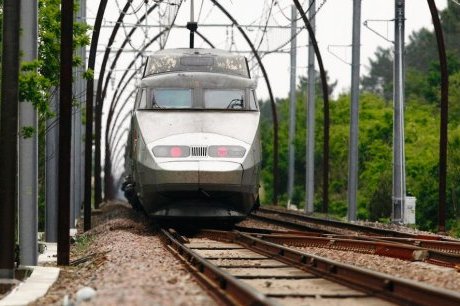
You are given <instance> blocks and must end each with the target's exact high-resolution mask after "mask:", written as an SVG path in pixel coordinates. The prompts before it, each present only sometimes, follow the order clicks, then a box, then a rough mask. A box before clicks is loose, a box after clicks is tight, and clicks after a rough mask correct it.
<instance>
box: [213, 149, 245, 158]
mask: <svg viewBox="0 0 460 306" xmlns="http://www.w3.org/2000/svg"><path fill="white" fill-rule="evenodd" d="M208 152H209V153H208V154H209V156H211V157H226V158H242V157H243V156H244V154H245V153H246V149H245V148H243V147H241V146H210V147H209V151H208Z"/></svg>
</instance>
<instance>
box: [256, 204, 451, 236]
mask: <svg viewBox="0 0 460 306" xmlns="http://www.w3.org/2000/svg"><path fill="white" fill-rule="evenodd" d="M258 211H259V212H261V213H266V214H278V215H280V216H283V217H288V218H291V219H295V220H299V221H303V222H307V223H313V224H319V225H324V226H330V227H336V228H338V229H348V230H352V231H358V232H361V233H368V234H371V235H379V236H386V237H399V238H414V239H425V240H443V238H442V237H441V236H436V235H419V234H411V233H402V232H398V231H395V230H389V229H382V228H375V227H370V226H365V225H361V224H354V223H348V222H342V221H336V220H326V219H320V218H315V217H311V216H308V215H305V214H303V213H298V212H287V211H283V210H281V209H275V208H266V207H261V208H259V209H258ZM254 215H255V216H257V213H255V214H254ZM265 217H266V218H269V217H267V216H265ZM269 219H271V217H270V218H269ZM278 221H280V220H278ZM285 221H286V222H287V224H289V221H287V220H285ZM328 232H329V233H334V232H332V231H328ZM335 233H336V234H337V232H335Z"/></svg>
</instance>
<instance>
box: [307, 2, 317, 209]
mask: <svg viewBox="0 0 460 306" xmlns="http://www.w3.org/2000/svg"><path fill="white" fill-rule="evenodd" d="M315 9H316V0H312V2H311V7H310V11H309V18H310V22H311V27H312V29H313V31H315V30H316V25H315V23H316V22H315V19H314V18H313V17H314V12H315ZM315 85H316V73H315V50H314V48H313V44H312V42H311V39H309V43H308V84H307V86H308V87H307V107H306V111H307V115H306V119H307V122H306V126H307V141H306V143H307V147H306V151H307V156H306V158H307V160H306V182H305V184H306V189H305V212H306V213H312V212H313V211H314V202H315V114H316V107H315Z"/></svg>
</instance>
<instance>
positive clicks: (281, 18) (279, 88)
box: [88, 0, 447, 98]
mask: <svg viewBox="0 0 460 306" xmlns="http://www.w3.org/2000/svg"><path fill="white" fill-rule="evenodd" d="M170 1H171V0H170ZM203 1H204V2H203ZM109 2H112V1H109ZM137 2H138V3H141V1H137ZM202 2H203V4H202ZM98 3H99V2H98V1H88V17H89V22H90V23H92V22H93V20H92V19H91V17H94V16H95V14H96V11H97V5H98ZM134 3H135V4H134V5H133V8H132V9H130V12H131V15H129V16H127V18H126V21H128V20H134V19H132V18H134V17H133V16H134V14H132V12H133V11H134V9H136V8H137V3H136V1H134ZM151 3H153V2H151ZM221 3H222V4H223V5H224V6H225V7H226V8H227V9H228V10H229V11H230V12H231V14H232V15H233V16H234V17H235V18H236V19H237V20H238V22H239V23H240V24H254V25H264V24H265V20H266V16H268V11H269V8H270V4H271V1H269V0H266V1H263V0H251V1H247V0H246V1H245V0H222V1H221ZM114 4H115V5H114ZM291 4H292V1H289V0H278V1H275V4H274V6H273V9H272V12H271V15H270V21H269V24H270V25H282V26H286V25H289V24H290V21H289V20H288V19H287V18H289V17H290V13H291V10H290V5H291ZM320 4H323V5H322V7H321V9H320V10H319V11H318V12H317V15H316V18H315V19H316V23H317V34H316V35H317V39H318V41H319V47H320V51H321V53H322V56H323V58H324V65H325V68H326V69H327V70H328V71H329V75H330V77H331V79H332V80H337V81H338V86H337V89H336V92H335V94H337V93H340V92H343V91H347V90H349V87H350V76H351V72H350V66H349V65H348V64H346V63H344V62H342V61H341V60H340V59H338V58H337V57H336V56H338V57H340V58H341V59H342V60H343V61H345V62H350V61H351V48H350V47H349V46H350V44H351V40H352V37H351V33H352V4H353V1H352V0H327V1H324V0H317V8H318V7H319V5H320ZM436 4H437V6H438V8H439V9H444V8H445V7H446V5H447V0H437V1H436ZM123 5H124V1H123V0H116V1H115V2H112V3H111V4H109V5H108V7H107V13H106V20H107V21H109V20H112V21H114V20H116V18H117V16H118V14H119V7H120V8H121V7H122V6H123ZM307 5H308V1H304V5H303V6H304V8H306V7H307ZM167 7H170V6H168V5H167V4H162V5H161V10H162V11H163V12H165V11H166V10H167ZM200 11H201V14H200ZM144 12H145V9H139V12H137V15H138V16H140V15H141V14H143V13H144ZM166 12H167V11H166ZM189 16H190V0H187V1H185V2H184V3H183V4H182V6H181V8H180V10H179V14H178V17H177V20H176V24H179V25H184V24H186V22H187V21H188V18H189ZM198 16H199V22H200V23H202V24H229V23H230V22H229V20H228V19H227V18H226V17H225V16H224V15H223V14H222V13H221V12H220V11H219V10H218V9H217V8H216V7H214V6H213V5H212V3H211V1H209V0H195V18H197V17H198ZM129 18H131V19H129ZM160 18H163V19H164V17H160V16H159V14H152V17H151V19H150V20H149V21H147V23H148V24H149V25H151V24H155V23H158V22H157V21H158V20H159V19H160ZM393 18H394V1H393V0H363V1H362V18H361V19H362V23H364V21H366V20H375V19H378V20H392V19H393ZM406 19H407V20H406V42H407V41H408V37H409V35H410V34H411V33H412V32H413V31H416V30H418V29H420V28H421V27H427V28H429V29H431V28H432V23H431V18H430V14H429V10H428V6H427V3H426V1H425V0H410V1H406ZM131 22H132V21H131ZM298 25H299V26H301V25H302V21H301V20H299V22H298ZM369 25H370V26H371V27H373V28H375V29H376V30H377V31H378V32H379V33H381V34H382V35H383V36H386V37H388V39H389V40H392V39H393V31H394V30H393V22H391V21H389V22H386V21H379V22H371V21H370V22H369ZM199 30H200V32H201V33H203V34H204V35H206V37H207V38H208V39H209V40H210V41H211V42H213V44H214V45H216V47H218V48H222V49H229V48H230V47H231V48H232V50H249V47H248V46H247V44H246V43H245V42H244V40H243V39H242V38H241V35H240V34H239V33H238V32H237V31H236V30H232V29H231V28H229V27H219V28H209V27H202V28H199ZM109 31H111V29H110V28H105V29H104V30H103V32H102V33H101V38H100V42H101V47H102V46H103V45H104V44H106V42H107V40H108V36H109ZM140 32H142V31H140ZM157 32H158V29H152V30H150V32H149V33H150V34H149V35H150V36H151V37H152V36H153V35H154V34H156V33H157ZM232 32H233V33H232ZM248 33H249V34H250V36H251V39H252V40H253V42H254V43H256V45H258V44H259V42H260V40H261V33H262V32H261V31H257V30H253V31H250V32H248ZM289 35H290V30H289V29H269V31H268V32H267V33H266V34H265V35H264V37H263V39H262V44H261V46H260V48H259V49H260V50H271V49H273V48H275V47H277V46H279V45H281V44H283V43H284V42H286V41H287V39H288V38H289ZM122 39H124V34H123V31H120V32H119V35H118V40H119V41H120V40H122ZM232 39H233V42H234V44H232V43H231V42H232ZM307 39H308V38H307V35H306V33H305V34H302V35H299V38H298V46H300V47H299V48H298V54H297V67H298V75H305V74H306V68H305V66H306V59H307V49H306V47H305V46H306V45H307ZM133 41H134V42H133V45H134V47H141V46H142V43H143V41H144V39H143V38H142V37H138V41H137V42H136V41H135V39H133ZM361 44H362V49H361V67H362V69H361V75H362V74H365V73H367V67H368V63H369V58H370V57H372V56H373V54H374V52H375V50H376V48H377V47H378V46H382V47H390V46H391V43H390V42H388V41H386V40H385V39H383V38H381V37H379V36H377V35H376V34H375V33H373V32H371V31H370V30H369V29H367V28H366V27H364V26H363V25H362V26H361ZM187 46H188V32H187V31H186V30H182V29H174V30H173V31H171V34H170V35H169V38H168V41H167V44H166V48H175V47H187ZM196 46H197V47H208V46H207V45H206V44H204V43H203V42H202V40H201V39H199V38H197V43H196ZM288 48H289V45H287V46H286V47H285V48H284V49H286V50H287V49H288ZM156 49H158V46H157V45H152V47H151V48H149V49H148V50H150V51H155V50H156ZM328 49H329V50H330V51H329V50H328ZM332 53H334V54H332ZM132 56H133V54H128V55H127V56H126V58H127V59H128V58H132ZM248 56H249V57H250V54H248ZM263 62H264V64H265V65H266V69H267V71H268V73H269V78H270V82H271V84H272V87H273V91H274V94H275V96H276V97H286V96H287V94H288V92H289V67H290V63H289V54H288V53H283V54H279V53H276V54H270V55H267V56H266V57H264V59H263ZM121 66H122V65H121ZM119 69H122V67H119ZM254 72H255V74H256V75H258V74H260V72H259V71H257V70H256V71H254ZM258 84H259V91H258V94H259V97H261V98H267V95H268V94H267V90H266V87H265V84H264V80H263V79H259V82H258Z"/></svg>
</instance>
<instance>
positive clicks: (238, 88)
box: [129, 49, 261, 221]
mask: <svg viewBox="0 0 460 306" xmlns="http://www.w3.org/2000/svg"><path fill="white" fill-rule="evenodd" d="M163 52H165V53H166V54H165V53H161V52H160V54H158V53H157V54H156V55H155V56H154V57H153V59H152V58H151V59H150V61H149V62H150V66H148V67H147V70H146V76H145V77H144V79H143V81H142V84H141V87H140V89H139V94H138V97H137V99H136V106H135V110H134V112H133V118H132V127H131V136H130V139H131V140H130V142H131V145H130V146H131V148H130V153H129V155H130V157H131V158H130V159H129V160H130V168H131V175H130V177H131V179H132V180H133V185H134V186H135V190H136V195H137V197H138V200H139V202H140V204H141V205H142V207H143V208H144V210H145V211H146V212H147V213H148V214H149V215H150V216H152V217H155V218H162V219H178V218H205V219H212V220H221V219H226V220H232V221H239V220H242V219H244V218H245V217H246V216H247V214H248V213H249V212H250V211H251V209H253V208H254V207H256V206H257V205H258V189H259V175H260V162H261V147H260V136H259V120H260V113H259V111H258V105H257V102H256V101H257V100H256V97H255V84H254V82H253V81H252V80H251V79H250V78H249V74H248V73H247V65H246V61H245V59H244V58H242V57H239V56H234V55H231V54H229V53H226V52H223V51H212V52H210V50H197V49H194V50H188V49H187V50H174V53H173V54H171V53H170V52H171V51H169V53H168V52H167V51H163ZM165 65H166V66H168V67H169V70H170V71H168V72H162V73H154V72H155V71H158V70H161V69H162V68H164V66H165ZM171 67H175V68H171ZM152 71H153V72H152ZM149 72H151V74H149Z"/></svg>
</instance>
